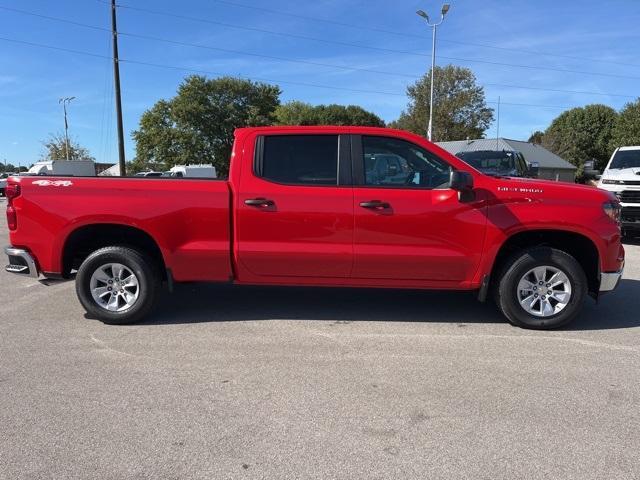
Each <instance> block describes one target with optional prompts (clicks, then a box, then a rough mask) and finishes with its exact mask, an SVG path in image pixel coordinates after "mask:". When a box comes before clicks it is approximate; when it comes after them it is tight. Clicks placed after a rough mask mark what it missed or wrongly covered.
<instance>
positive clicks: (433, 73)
mask: <svg viewBox="0 0 640 480" xmlns="http://www.w3.org/2000/svg"><path fill="white" fill-rule="evenodd" d="M449 8H450V6H449V4H448V3H445V4H444V5H442V10H441V11H440V21H439V22H437V23H431V22H430V20H429V15H427V14H426V13H425V12H424V11H423V10H418V11H417V12H416V13H417V14H418V15H419V16H421V17H422V18H424V19H425V21H426V22H427V25H429V26H430V27H431V29H432V30H433V38H432V45H431V92H430V94H429V125H428V126H427V138H428V139H429V141H431V139H432V137H433V85H434V80H435V76H436V30H437V29H438V26H439V25H440V24H441V23H442V22H443V21H444V16H445V15H446V14H447V12H448V11H449Z"/></svg>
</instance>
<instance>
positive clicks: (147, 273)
mask: <svg viewBox="0 0 640 480" xmlns="http://www.w3.org/2000/svg"><path fill="white" fill-rule="evenodd" d="M109 263H119V264H122V265H124V266H126V267H127V268H128V269H129V270H130V271H131V272H133V273H134V274H135V276H136V277H137V279H138V288H139V292H138V298H137V300H136V301H135V303H134V304H133V305H132V306H131V307H128V308H126V309H124V310H122V311H109V310H107V309H106V308H104V307H102V306H100V305H99V304H98V303H97V301H96V300H94V298H93V296H92V294H91V277H92V275H93V273H94V272H95V271H96V270H98V268H99V267H101V266H103V265H106V264H109ZM160 286H161V274H160V271H159V268H158V267H157V265H156V264H155V263H154V262H153V261H152V260H151V259H150V258H149V257H147V256H146V255H144V254H142V253H141V252H139V251H137V250H134V249H132V248H128V247H119V246H112V247H105V248H101V249H99V250H96V251H95V252H93V253H92V254H91V255H89V256H88V257H87V258H86V260H85V261H84V262H82V265H80V268H79V269H78V274H77V275H76V293H77V295H78V299H79V300H80V303H81V304H82V306H83V307H84V308H85V310H86V311H87V313H88V314H89V316H90V317H91V318H96V319H98V320H100V321H102V322H103V323H106V324H109V325H125V324H129V323H135V322H137V321H139V320H140V319H142V318H143V317H145V316H146V315H148V314H149V313H150V312H151V310H152V309H153V307H154V305H155V303H156V299H157V297H158V293H159V291H160ZM107 295H108V294H107Z"/></svg>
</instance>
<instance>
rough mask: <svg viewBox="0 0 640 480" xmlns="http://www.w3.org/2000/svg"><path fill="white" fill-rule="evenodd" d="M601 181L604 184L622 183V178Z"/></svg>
mask: <svg viewBox="0 0 640 480" xmlns="http://www.w3.org/2000/svg"><path fill="white" fill-rule="evenodd" d="M602 183H604V184H606V185H624V182H623V181H622V180H602Z"/></svg>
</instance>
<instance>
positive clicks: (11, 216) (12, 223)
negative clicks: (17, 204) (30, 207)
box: [7, 206, 18, 230]
mask: <svg viewBox="0 0 640 480" xmlns="http://www.w3.org/2000/svg"><path fill="white" fill-rule="evenodd" d="M7 226H8V227H9V230H15V229H16V228H18V216H17V215H16V209H15V208H13V207H11V206H9V207H7Z"/></svg>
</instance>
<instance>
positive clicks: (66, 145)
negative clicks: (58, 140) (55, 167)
mask: <svg viewBox="0 0 640 480" xmlns="http://www.w3.org/2000/svg"><path fill="white" fill-rule="evenodd" d="M74 98H76V97H65V98H61V99H59V100H58V104H62V109H63V111H64V150H65V156H66V157H67V161H69V160H70V158H69V122H67V105H69V104H70V103H71V100H73V99H74Z"/></svg>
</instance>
